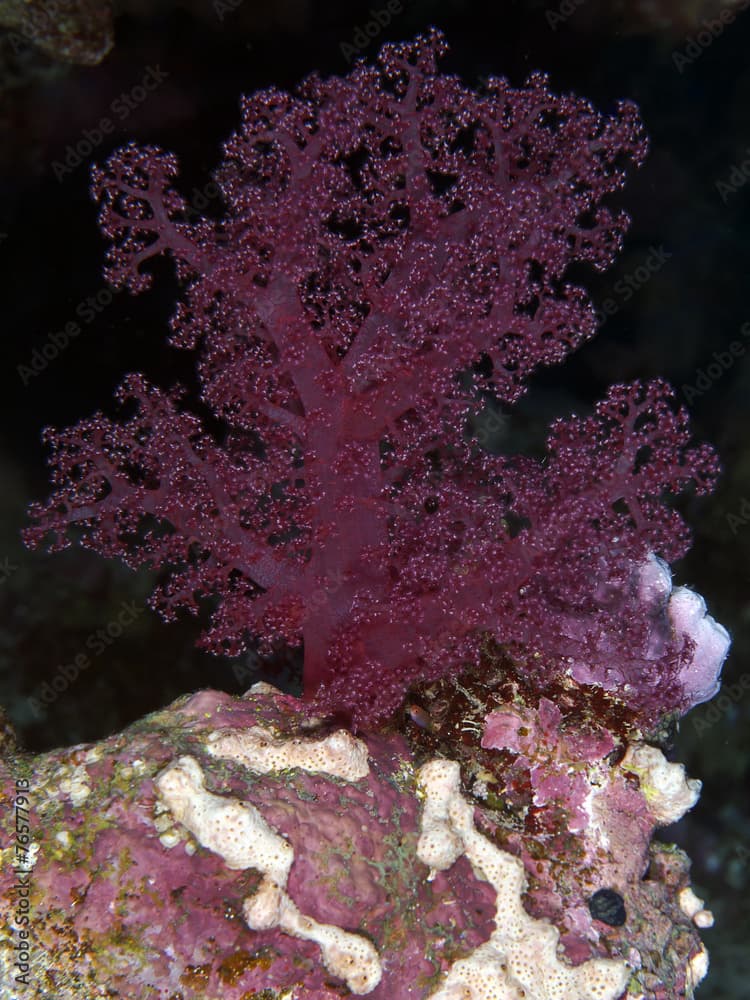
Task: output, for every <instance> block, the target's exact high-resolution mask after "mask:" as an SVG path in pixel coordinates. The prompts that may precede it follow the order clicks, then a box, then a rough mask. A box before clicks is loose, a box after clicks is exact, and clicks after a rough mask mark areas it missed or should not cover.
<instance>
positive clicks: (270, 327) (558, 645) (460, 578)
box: [26, 32, 717, 725]
mask: <svg viewBox="0 0 750 1000" xmlns="http://www.w3.org/2000/svg"><path fill="white" fill-rule="evenodd" d="M444 49H445V44H444V41H443V39H442V37H441V36H440V35H439V33H437V32H433V33H432V34H431V35H430V36H429V37H421V38H418V39H417V40H416V41H415V42H413V43H409V44H405V45H399V46H393V45H389V46H386V47H385V48H384V49H383V51H382V53H381V56H380V59H379V65H377V66H365V65H358V66H357V67H356V68H355V69H354V70H353V71H352V73H351V74H350V75H349V76H348V77H346V78H343V79H338V78H333V79H331V80H327V81H322V80H320V79H319V78H318V77H315V76H313V77H311V78H310V79H308V80H307V81H306V82H305V83H304V84H303V85H302V86H301V88H300V89H299V92H298V94H297V95H296V96H291V95H289V94H287V93H284V92H282V91H278V90H273V89H269V90H266V91H264V92H261V93H259V94H256V95H254V96H253V97H250V98H247V99H245V100H244V102H243V125H242V129H241V131H240V132H239V133H238V134H237V135H235V136H234V137H233V138H232V139H231V140H230V141H229V142H228V143H227V145H226V148H225V162H224V164H223V166H222V167H221V168H220V170H219V172H218V175H217V176H218V179H219V182H220V185H221V190H222V193H223V196H224V199H225V202H226V209H227V211H226V216H225V218H223V219H222V220H221V221H220V222H218V223H215V222H213V221H209V220H202V221H200V222H198V223H196V224H191V223H188V222H187V221H186V218H187V214H186V203H185V201H184V200H183V199H182V198H181V196H180V195H179V194H178V193H177V192H176V191H175V189H174V188H173V187H172V186H171V184H172V181H173V179H174V177H175V176H176V173H177V164H176V161H175V159H174V157H172V156H169V155H166V154H164V153H163V152H161V151H160V150H158V149H155V148H152V147H148V148H144V149H139V148H137V147H135V146H128V147H126V148H125V149H123V150H121V151H120V152H119V153H117V154H115V155H114V156H113V157H112V158H111V159H110V160H109V161H108V163H107V164H106V165H105V166H104V167H103V168H101V169H98V170H96V171H95V174H94V187H93V189H94V193H95V195H96V196H97V198H99V200H100V202H101V206H102V209H101V223H102V227H103V229H104V232H105V233H106V234H107V235H108V236H109V237H110V239H111V240H112V243H113V245H112V248H111V250H110V253H109V268H108V277H109V279H110V280H111V281H112V282H114V283H116V284H118V285H121V286H126V287H128V288H129V289H130V290H131V291H132V292H140V291H142V290H143V289H144V288H146V287H147V286H148V284H149V283H150V280H151V277H150V274H149V273H148V272H146V271H144V270H142V265H143V264H144V262H146V261H147V260H148V259H149V258H152V257H154V256H156V255H158V254H161V253H164V252H169V253H170V254H171V255H172V256H173V258H174V259H175V261H176V264H177V271H178V275H179V276H180V277H181V278H182V279H183V280H184V282H185V283H186V290H185V293H184V296H183V301H181V303H180V304H179V306H178V308H177V311H176V313H175V316H174V318H173V322H172V331H173V335H172V341H173V343H174V344H175V345H177V346H180V347H183V348H188V349H194V348H198V347H200V352H201V353H200V356H199V362H198V371H199V375H200V379H201V386H202V395H203V400H204V402H205V403H207V404H208V406H209V407H210V408H211V409H212V411H213V413H214V415H215V416H216V417H218V418H219V419H220V420H221V421H222V422H223V424H224V433H223V436H222V439H221V440H217V439H216V438H215V437H213V436H211V435H210V434H209V433H208V432H207V431H206V430H205V429H204V428H203V427H202V426H201V423H200V422H199V420H198V419H197V418H196V417H195V416H193V415H192V414H190V413H189V412H188V411H187V409H186V408H185V407H184V405H183V402H182V400H181V396H180V393H179V391H172V392H170V393H168V394H167V393H164V392H162V391H160V390H158V389H156V388H154V387H152V386H150V385H148V384H147V383H146V381H145V379H143V378H142V377H141V376H137V375H136V376H130V377H129V378H128V379H127V380H126V381H125V383H124V385H123V387H122V389H121V390H120V399H121V400H122V401H127V400H130V401H133V402H134V403H135V406H136V412H135V414H134V415H133V416H132V417H131V418H130V419H129V420H127V421H125V422H113V421H110V420H108V419H107V418H105V417H104V416H103V415H101V414H97V415H95V416H94V417H93V418H91V419H89V420H87V421H84V422H82V423H81V424H79V425H78V427H76V428H74V429H72V430H67V431H63V432H50V433H49V434H48V440H49V441H50V443H51V445H52V450H53V456H52V462H53V465H54V466H55V472H54V486H55V491H54V493H53V495H52V497H51V498H50V500H49V501H48V502H47V504H46V505H44V506H41V505H37V506H35V507H34V508H33V510H32V515H33V518H34V521H35V524H34V526H33V527H32V528H31V529H29V530H28V531H27V534H26V539H27V541H28V542H29V543H30V544H39V543H41V542H42V541H43V540H45V539H47V538H49V537H50V536H51V539H52V541H51V547H52V548H61V547H64V546H65V545H67V544H69V532H70V529H71V527H72V526H76V527H77V529H78V534H79V535H80V536H81V537H82V541H83V544H85V545H88V546H90V547H91V548H94V549H96V550H97V551H100V552H102V553H104V554H107V555H115V556H120V557H122V558H124V559H125V560H126V561H127V562H128V563H129V564H130V565H132V566H138V565H144V564H147V565H155V566H159V567H166V568H168V569H169V570H170V575H169V576H168V577H167V578H166V582H164V583H163V584H162V585H161V586H160V587H159V588H158V589H157V591H156V593H155V594H154V597H153V604H154V606H155V607H156V608H157V609H158V610H159V611H160V612H161V613H162V614H163V615H164V617H166V618H170V617H172V616H173V615H174V613H175V612H176V610H178V609H180V608H187V609H188V610H190V611H191V612H195V611H196V609H197V603H198V601H199V600H200V599H201V598H204V597H208V596H215V597H217V598H218V602H217V606H216V610H215V611H214V614H213V618H212V621H211V626H210V628H209V629H208V630H207V632H206V633H205V635H204V636H203V639H202V641H203V644H204V645H205V646H206V647H207V648H209V649H211V650H214V651H216V652H227V653H230V654H235V653H238V652H240V651H241V650H242V649H243V648H244V646H245V645H246V643H247V642H248V641H250V640H251V639H253V638H257V639H259V640H260V641H261V642H262V643H263V644H264V645H265V646H266V647H270V646H274V645H276V644H278V643H280V642H285V643H290V644H299V643H303V644H304V679H305V689H306V693H307V695H308V696H310V697H314V698H315V699H316V706H317V708H319V709H320V710H326V711H344V712H346V713H348V714H349V715H351V716H352V718H353V721H354V723H355V724H356V725H362V724H363V723H371V722H373V721H376V720H378V719H381V718H383V717H384V716H385V715H387V714H388V713H389V712H391V711H393V710H394V709H395V708H396V707H397V706H398V705H399V703H400V702H401V700H402V699H403V695H404V693H405V691H406V689H407V688H408V687H409V686H410V685H412V684H414V683H415V682H417V681H424V680H429V679H432V678H437V677H439V676H443V675H445V674H446V673H448V672H451V671H456V670H458V669H461V668H462V667H463V666H465V665H466V664H467V662H471V661H476V660H477V657H478V655H479V646H480V643H481V642H482V641H483V638H484V637H486V636H487V634H490V635H491V636H493V637H494V638H495V639H496V640H497V642H499V643H501V644H502V645H503V646H505V647H506V648H507V649H509V650H510V651H511V652H512V653H513V654H514V655H520V656H523V657H524V658H526V659H527V660H528V663H529V670H530V672H532V673H533V672H534V671H537V672H538V671H541V670H543V671H544V672H545V673H546V674H547V675H549V674H555V673H561V672H564V671H569V670H571V668H572V667H574V666H575V664H576V663H578V662H582V661H585V663H586V665H587V669H588V670H589V671H590V672H591V674H592V676H593V677H595V678H597V679H598V680H599V681H600V682H601V683H606V684H607V686H609V687H614V688H616V689H617V690H621V691H624V692H627V698H628V700H629V701H630V702H631V703H632V704H633V705H634V706H635V707H636V708H637V709H638V710H640V711H641V712H642V713H643V715H644V718H649V719H651V718H655V717H656V716H657V715H658V713H659V712H661V711H663V710H664V708H665V707H669V708H674V707H678V708H679V707H685V706H686V705H687V703H688V702H689V700H690V699H689V698H688V697H686V696H685V694H684V692H683V691H682V690H681V687H680V677H681V676H682V674H684V672H685V670H686V669H687V667H686V665H687V664H689V663H690V661H691V656H692V653H693V648H694V644H693V642H692V640H691V639H690V637H689V636H687V637H686V636H685V635H684V634H682V633H679V632H677V631H676V630H672V631H674V633H675V634H671V632H670V630H669V627H668V626H667V625H664V626H663V628H662V631H663V635H661V641H660V645H659V654H658V662H657V663H654V660H653V656H652V655H647V654H649V653H651V652H652V646H653V643H652V636H653V632H654V627H653V622H651V620H650V619H649V618H648V615H649V613H650V612H649V609H648V608H646V609H644V607H643V605H642V603H640V602H639V600H638V579H639V576H638V574H639V566H641V565H642V564H643V561H644V559H646V558H647V556H648V553H650V552H651V551H656V552H658V553H659V554H660V555H662V556H664V557H665V558H674V557H676V556H679V555H680V554H681V553H682V552H683V551H684V550H685V547H686V544H687V537H686V529H685V527H684V525H683V522H682V520H681V519H680V517H679V516H678V514H676V513H675V512H674V511H672V510H670V509H669V508H668V507H667V506H665V504H664V503H663V497H664V495H665V494H666V493H676V492H678V491H680V490H682V489H684V488H685V487H686V486H687V485H688V484H690V483H694V484H695V488H696V490H697V491H698V492H705V491H706V490H708V489H710V487H711V485H712V482H713V479H714V477H715V474H716V470H717V463H716V460H715V457H714V456H713V454H712V452H711V451H710V450H709V449H707V448H691V447H689V444H688V442H689V434H688V430H687V419H686V416H685V414H684V412H683V411H682V410H680V411H676V410H675V409H674V407H673V401H672V397H671V394H670V391H669V389H668V387H666V386H665V385H663V384H662V383H659V382H654V383H650V384H647V385H641V384H635V385H632V386H616V387H614V388H613V389H612V390H611V391H610V393H609V395H608V396H607V398H606V400H605V401H604V402H603V403H601V404H599V406H598V407H597V409H596V412H595V413H594V415H593V416H591V417H589V418H587V419H578V418H574V419H571V420H569V421H560V422H558V423H557V424H556V425H555V426H554V427H553V430H552V435H551V437H550V440H549V444H548V454H547V458H546V459H545V461H544V462H543V463H537V462H534V461H531V460H530V459H521V458H516V459H508V458H503V457H493V456H490V455H488V454H485V453H482V452H480V451H479V450H478V449H477V448H476V446H475V443H474V442H473V441H472V440H471V439H470V438H469V437H468V436H467V435H466V422H467V417H468V416H469V414H470V413H471V412H472V411H474V410H475V409H476V407H477V405H478V404H477V400H478V399H479V398H480V396H481V394H482V392H487V391H489V392H491V393H492V394H494V396H495V398H496V399H498V400H500V401H501V402H503V403H506V404H509V403H513V402H514V401H515V400H516V399H517V398H518V397H519V395H520V394H521V393H522V392H523V390H524V386H525V382H526V379H527V378H528V376H529V375H530V373H531V372H532V371H533V370H534V369H536V368H537V367H539V366H540V365H545V364H552V363H556V362H559V361H561V360H563V359H564V358H565V356H566V355H567V354H568V352H569V351H571V350H573V349H574V348H576V347H577V346H578V345H579V344H581V343H582V342H583V341H584V340H586V339H587V338H588V337H590V336H591V335H592V334H593V333H594V331H595V319H594V312H593V308H592V305H591V303H590V301H589V299H588V297H587V296H586V294H585V292H584V290H583V289H582V288H580V287H577V286H575V285H573V284H571V283H569V282H568V281H566V280H565V275H566V272H567V271H568V268H569V267H570V265H572V264H573V263H575V262H587V263H590V264H592V265H593V266H594V267H596V268H597V269H603V268H604V267H606V266H608V265H609V264H610V263H611V261H612V258H613V255H614V253H615V252H616V251H617V249H618V248H619V246H620V242H621V238H622V234H623V231H624V229H625V227H626V225H627V219H626V217H625V216H624V215H622V214H614V213H612V212H611V211H609V210H608V209H607V208H605V207H603V206H602V204H601V201H602V199H603V198H604V197H605V196H606V195H608V194H610V193H611V192H613V191H615V190H616V189H618V188H619V187H620V186H621V185H622V183H623V180H624V172H623V163H625V162H627V161H631V162H632V163H634V164H639V163H640V162H641V160H642V159H643V156H644V155H645V149H646V144H645V139H644V137H643V134H642V131H641V126H640V123H639V120H638V115H637V112H636V109H635V108H634V106H633V105H630V104H622V105H620V107H619V109H618V111H617V113H616V114H615V115H613V116H612V117H609V118H607V117H603V116H601V115H599V114H597V113H596V112H595V111H594V110H593V108H592V107H591V106H590V105H589V104H588V103H587V102H585V101H582V100H579V99H577V98H573V97H560V96H556V95H554V94H552V93H551V92H550V91H549V89H548V88H547V82H546V79H545V78H544V77H543V76H541V75H535V76H532V77H531V78H530V80H529V81H528V83H527V85H526V86H525V87H524V88H523V89H513V88H511V87H510V86H509V85H508V83H507V82H506V81H504V80H502V79H495V78H491V79H490V80H488V82H487V84H486V87H485V90H484V91H483V93H482V94H478V93H476V92H474V91H472V90H470V89H468V88H467V87H465V86H464V85H463V84H462V83H461V82H460V81H459V80H458V79H457V78H456V77H454V76H448V75H444V74H440V73H439V72H438V70H437V65H436V64H437V59H438V57H439V56H440V55H441V54H442V53H443V52H444ZM467 372H470V376H469V375H467V374H466V373H467ZM461 373H463V377H459V376H461ZM659 627H661V626H659ZM649 644H651V645H649ZM615 654H616V655H615ZM644 664H648V666H649V675H648V676H647V677H644V678H641V677H640V676H638V672H639V671H641V672H642V671H643V666H644ZM657 667H658V669H657Z"/></svg>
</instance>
